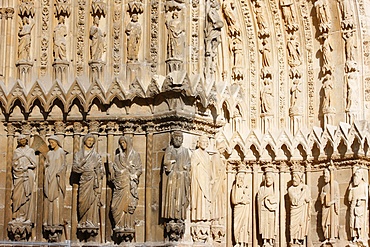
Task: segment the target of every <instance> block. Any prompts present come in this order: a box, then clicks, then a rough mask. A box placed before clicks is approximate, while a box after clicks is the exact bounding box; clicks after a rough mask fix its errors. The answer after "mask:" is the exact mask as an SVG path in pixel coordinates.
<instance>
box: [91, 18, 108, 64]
mask: <svg viewBox="0 0 370 247" xmlns="http://www.w3.org/2000/svg"><path fill="white" fill-rule="evenodd" d="M104 37H105V33H103V32H102V30H101V29H100V28H99V17H98V16H95V17H94V22H93V25H92V26H91V28H90V39H91V45H90V55H91V59H92V60H94V61H101V60H102V56H103V52H104V49H105V47H104Z"/></svg>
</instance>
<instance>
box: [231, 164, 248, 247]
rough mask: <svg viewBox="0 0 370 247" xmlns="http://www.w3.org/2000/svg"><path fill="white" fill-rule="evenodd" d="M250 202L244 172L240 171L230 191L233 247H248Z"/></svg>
mask: <svg viewBox="0 0 370 247" xmlns="http://www.w3.org/2000/svg"><path fill="white" fill-rule="evenodd" d="M251 201H252V197H251V193H250V191H249V188H248V185H247V181H246V178H245V171H243V170H240V171H238V173H237V174H236V179H235V182H234V184H233V187H232V191H231V203H232V205H233V216H234V238H235V242H236V245H235V247H247V246H248V240H249V239H248V237H249V224H250V207H251Z"/></svg>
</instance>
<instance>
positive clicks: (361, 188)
mask: <svg viewBox="0 0 370 247" xmlns="http://www.w3.org/2000/svg"><path fill="white" fill-rule="evenodd" d="M363 172H364V171H362V169H361V168H359V167H356V168H355V169H354V173H353V177H352V183H351V184H350V187H349V194H348V201H349V202H350V214H349V227H350V232H351V237H352V242H353V243H366V236H367V231H366V225H367V224H366V222H367V221H368V220H369V219H368V217H367V213H366V211H367V206H368V204H367V203H368V197H369V188H368V184H367V183H366V182H365V180H364V174H363Z"/></svg>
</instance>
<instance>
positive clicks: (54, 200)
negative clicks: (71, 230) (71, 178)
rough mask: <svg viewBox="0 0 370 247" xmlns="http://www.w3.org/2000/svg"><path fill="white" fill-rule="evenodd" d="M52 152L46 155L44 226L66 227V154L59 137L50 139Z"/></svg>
mask: <svg viewBox="0 0 370 247" xmlns="http://www.w3.org/2000/svg"><path fill="white" fill-rule="evenodd" d="M48 141H49V146H50V148H51V150H50V151H49V152H48V153H47V155H46V160H45V177H44V194H45V199H44V219H43V220H44V222H43V224H44V226H61V225H64V220H63V208H64V198H65V194H66V181H67V177H66V171H67V164H66V152H65V151H64V150H63V149H62V146H61V144H60V140H59V138H58V137H57V136H50V137H49V140H48Z"/></svg>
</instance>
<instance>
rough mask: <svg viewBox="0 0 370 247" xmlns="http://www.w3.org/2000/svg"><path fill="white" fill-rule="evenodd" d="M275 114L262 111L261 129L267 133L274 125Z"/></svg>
mask: <svg viewBox="0 0 370 247" xmlns="http://www.w3.org/2000/svg"><path fill="white" fill-rule="evenodd" d="M273 120H274V115H273V114H272V113H262V114H261V125H262V126H261V130H262V132H263V133H266V132H267V131H268V130H269V129H271V128H272V127H273Z"/></svg>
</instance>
